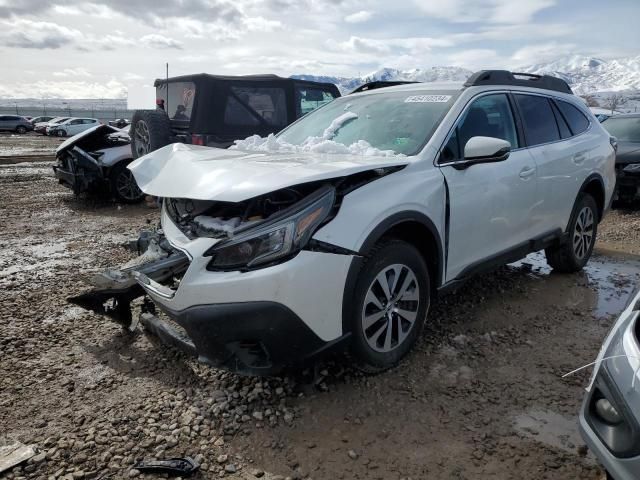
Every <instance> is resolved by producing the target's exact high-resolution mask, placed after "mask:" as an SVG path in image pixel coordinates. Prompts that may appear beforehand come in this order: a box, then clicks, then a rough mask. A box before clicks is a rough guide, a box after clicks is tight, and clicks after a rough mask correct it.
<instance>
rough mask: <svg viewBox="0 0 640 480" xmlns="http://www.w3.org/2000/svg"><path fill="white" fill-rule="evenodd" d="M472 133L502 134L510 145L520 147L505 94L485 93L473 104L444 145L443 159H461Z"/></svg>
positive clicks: (502, 137)
mask: <svg viewBox="0 0 640 480" xmlns="http://www.w3.org/2000/svg"><path fill="white" fill-rule="evenodd" d="M472 137H494V138H500V139H501V140H506V141H507V142H509V143H510V144H511V148H518V146H519V144H518V135H517V133H516V126H515V122H514V120H513V113H512V112H511V106H510V105H509V99H508V98H507V95H506V94H504V93H499V94H493V95H485V96H483V97H480V98H479V99H477V100H475V101H474V102H473V103H472V104H471V105H470V107H469V108H468V109H467V110H466V111H465V113H464V114H463V116H462V119H461V120H460V121H459V122H458V125H457V126H456V128H455V129H454V131H453V133H452V134H451V136H450V137H449V140H448V141H447V143H446V144H445V146H444V147H443V149H442V153H441V158H440V162H452V161H456V160H460V159H462V158H463V157H464V147H465V145H466V144H467V142H468V141H469V139H471V138H472Z"/></svg>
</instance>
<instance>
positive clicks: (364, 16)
mask: <svg viewBox="0 0 640 480" xmlns="http://www.w3.org/2000/svg"><path fill="white" fill-rule="evenodd" d="M372 17H373V12H370V11H367V10H360V11H359V12H355V13H352V14H350V15H347V16H346V17H344V21H345V22H347V23H362V22H367V21H369V20H371V18H372Z"/></svg>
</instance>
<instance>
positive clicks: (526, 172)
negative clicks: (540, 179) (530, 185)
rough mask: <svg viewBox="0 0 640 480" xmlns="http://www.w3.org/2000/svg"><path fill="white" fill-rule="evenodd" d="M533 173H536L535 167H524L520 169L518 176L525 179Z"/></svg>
mask: <svg viewBox="0 0 640 480" xmlns="http://www.w3.org/2000/svg"><path fill="white" fill-rule="evenodd" d="M534 173H536V169H535V168H532V167H524V168H523V169H522V170H520V178H522V179H525V180H526V179H527V178H529V177H530V176H531V175H533V174H534Z"/></svg>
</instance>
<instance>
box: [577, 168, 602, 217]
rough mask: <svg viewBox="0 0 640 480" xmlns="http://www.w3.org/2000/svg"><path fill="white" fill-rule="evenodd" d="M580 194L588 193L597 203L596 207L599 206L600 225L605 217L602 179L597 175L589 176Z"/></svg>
mask: <svg viewBox="0 0 640 480" xmlns="http://www.w3.org/2000/svg"><path fill="white" fill-rule="evenodd" d="M580 193H588V194H589V195H591V196H592V197H593V199H594V200H595V201H596V205H597V206H598V223H600V220H602V216H603V215H604V207H605V205H604V202H605V193H604V182H603V181H602V177H601V176H600V175H598V174H597V173H593V174H591V175H589V177H587V179H586V180H585V181H584V183H583V184H582V187H581V188H580Z"/></svg>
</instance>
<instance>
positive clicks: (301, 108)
mask: <svg viewBox="0 0 640 480" xmlns="http://www.w3.org/2000/svg"><path fill="white" fill-rule="evenodd" d="M333 99H335V97H334V93H333V92H331V91H329V90H324V89H321V88H314V87H305V86H296V111H297V115H298V117H301V116H303V115H306V114H307V113H309V112H312V111H313V110H315V109H316V108H318V107H321V106H323V105H326V104H327V103H329V102H330V101H332V100H333Z"/></svg>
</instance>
